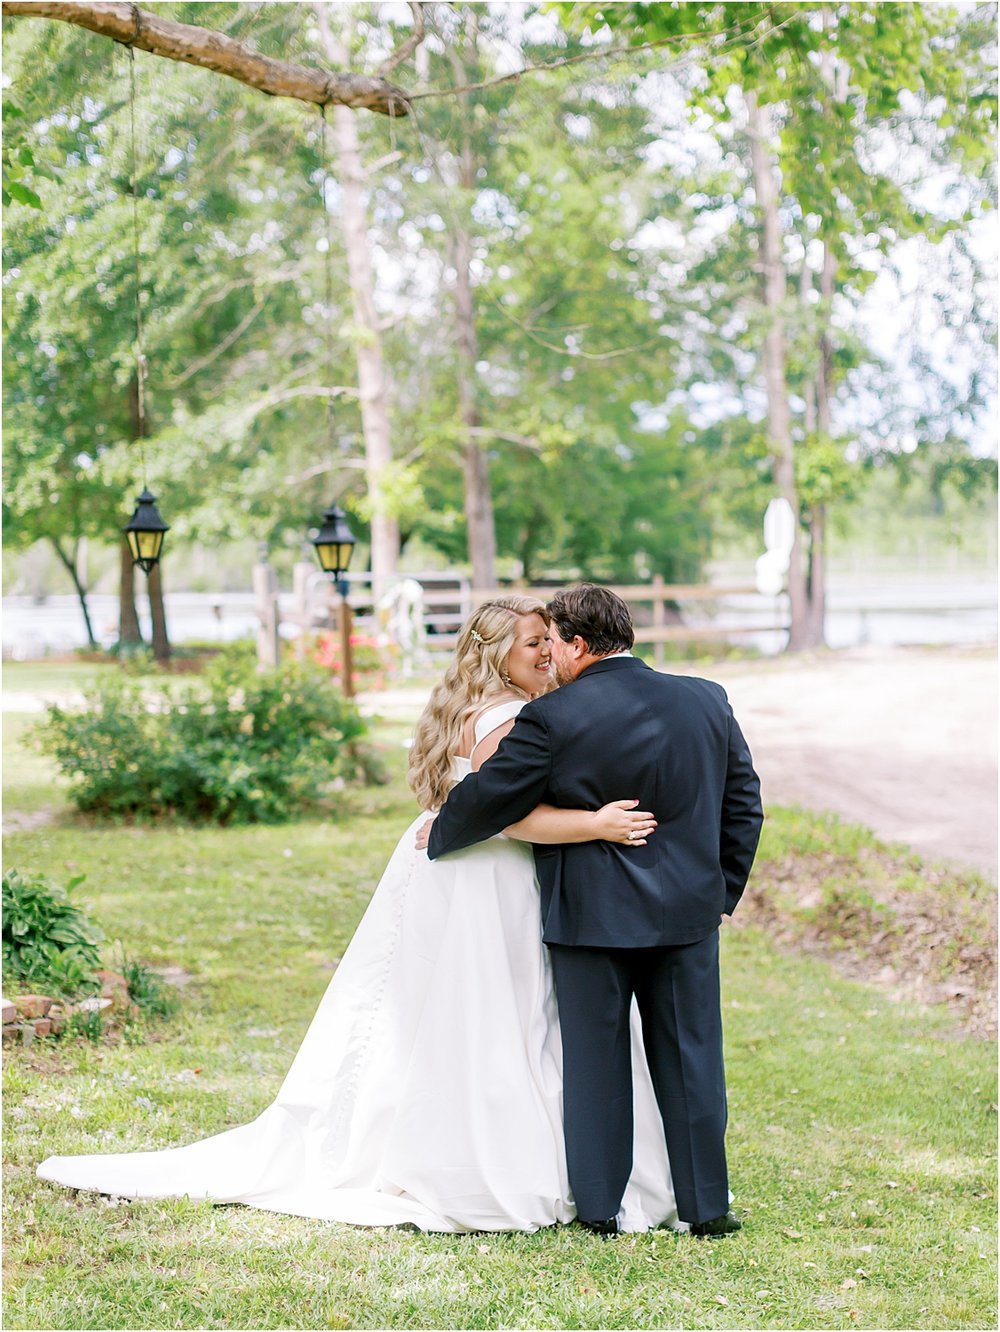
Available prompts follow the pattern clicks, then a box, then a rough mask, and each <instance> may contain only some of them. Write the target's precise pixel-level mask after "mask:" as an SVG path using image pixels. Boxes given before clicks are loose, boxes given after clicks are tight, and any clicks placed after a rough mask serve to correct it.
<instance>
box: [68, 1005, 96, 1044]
mask: <svg viewBox="0 0 1000 1332" xmlns="http://www.w3.org/2000/svg"><path fill="white" fill-rule="evenodd" d="M66 1035H67V1036H78V1037H81V1038H82V1039H83V1040H85V1041H93V1042H94V1044H95V1045H96V1044H97V1043H98V1042H99V1041H100V1039H101V1037H102V1036H103V1035H104V1022H103V1020H102V1018H101V1015H100V1013H98V1012H93V1013H92V1012H83V1013H79V1012H77V1013H71V1014H70V1016H69V1020H68V1021H67V1023H66Z"/></svg>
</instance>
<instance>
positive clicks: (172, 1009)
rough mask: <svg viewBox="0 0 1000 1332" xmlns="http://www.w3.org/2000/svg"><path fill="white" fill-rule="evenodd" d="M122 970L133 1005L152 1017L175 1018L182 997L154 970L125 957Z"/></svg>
mask: <svg viewBox="0 0 1000 1332" xmlns="http://www.w3.org/2000/svg"><path fill="white" fill-rule="evenodd" d="M120 970H121V974H122V975H123V976H124V977H125V984H126V986H127V988H128V997H129V999H130V1000H131V1001H132V1003H134V1004H136V1005H137V1006H138V1007H139V1008H140V1009H141V1010H142V1011H143V1012H144V1013H145V1014H147V1015H148V1016H150V1017H161V1018H168V1017H173V1015H174V1014H175V1013H176V1012H177V1010H178V1008H179V1007H180V996H179V995H178V994H177V991H176V990H172V989H171V988H170V986H169V985H167V984H166V982H165V981H164V980H163V978H162V977H161V976H158V975H157V974H156V972H155V971H153V970H152V968H150V967H148V966H146V964H145V963H144V962H138V961H136V959H135V958H132V957H125V958H124V959H123V961H122V964H121V969H120Z"/></svg>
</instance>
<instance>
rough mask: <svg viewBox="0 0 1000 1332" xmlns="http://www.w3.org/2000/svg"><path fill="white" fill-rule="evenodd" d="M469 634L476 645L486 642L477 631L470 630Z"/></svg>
mask: <svg viewBox="0 0 1000 1332" xmlns="http://www.w3.org/2000/svg"><path fill="white" fill-rule="evenodd" d="M469 633H470V634H471V635H472V637H473V638H474V639H475V640H476V642H477V643H485V642H486V639H485V638H484V637H483V636H482V634H481V633H480V632H479V630H478V629H470V630H469Z"/></svg>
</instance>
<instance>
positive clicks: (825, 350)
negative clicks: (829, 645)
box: [807, 241, 837, 647]
mask: <svg viewBox="0 0 1000 1332" xmlns="http://www.w3.org/2000/svg"><path fill="white" fill-rule="evenodd" d="M836 271H837V261H836V256H835V255H834V252H833V247H832V246H831V245H830V243H829V241H827V242H826V244H825V245H824V247H823V267H822V270H821V271H820V277H819V291H820V297H821V299H822V302H823V305H822V308H823V310H824V311H825V312H826V313H825V320H826V322H825V323H824V324H823V326H822V330H821V332H820V338H819V353H820V355H819V369H818V371H817V374H816V386H815V395H816V430H817V432H818V434H819V435H820V436H821V438H823V439H829V438H830V436H831V434H832V423H831V418H830V398H831V395H832V392H833V340H832V338H831V337H830V323H829V320H830V317H831V315H830V307H831V304H832V302H833V288H834V280H835V277H836ZM826 531H827V528H826V505H825V504H818V505H815V506H814V507H813V509H812V510H811V512H810V514H809V577H808V583H807V594H808V629H807V642H808V646H809V647H823V645H824V644H825V643H826Z"/></svg>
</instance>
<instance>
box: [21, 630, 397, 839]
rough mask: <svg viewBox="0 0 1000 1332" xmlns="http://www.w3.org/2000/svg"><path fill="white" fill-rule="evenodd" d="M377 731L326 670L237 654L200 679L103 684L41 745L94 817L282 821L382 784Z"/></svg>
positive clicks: (53, 723)
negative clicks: (356, 785) (369, 739)
mask: <svg viewBox="0 0 1000 1332" xmlns="http://www.w3.org/2000/svg"><path fill="white" fill-rule="evenodd" d="M365 729H366V728H365V723H364V721H363V720H362V718H361V715H360V713H359V712H358V711H357V708H356V707H354V705H353V704H351V703H350V702H349V701H348V700H346V699H345V698H344V697H343V696H342V695H341V694H340V693H339V692H338V691H337V690H336V689H334V688H333V687H332V685H331V683H330V680H329V677H328V676H327V674H326V672H324V671H322V670H320V669H319V668H318V667H316V666H314V665H303V664H300V663H298V662H294V661H292V662H288V663H286V664H283V665H281V666H280V667H278V668H277V669H275V670H271V671H266V672H260V671H258V670H257V668H256V665H255V663H254V662H253V661H252V660H251V659H248V658H247V656H246V654H245V653H242V652H238V653H237V652H233V653H229V652H226V653H223V654H220V656H219V657H217V658H216V659H215V660H214V661H213V662H212V663H211V664H210V665H209V666H208V667H207V668H206V670H205V672H204V673H203V675H202V676H201V677H199V679H198V680H196V681H189V682H185V683H179V682H177V681H170V680H164V681H162V682H161V681H157V682H155V683H154V684H153V685H152V686H151V685H150V683H149V681H146V682H144V683H140V682H139V681H135V680H115V681H112V682H110V683H102V684H101V685H99V686H98V687H97V688H95V689H93V690H92V691H90V693H89V694H88V696H87V702H86V706H85V707H84V709H83V710H82V711H77V710H72V711H71V710H68V709H65V708H60V707H52V708H50V709H49V713H48V718H47V720H46V721H45V722H43V723H42V724H41V725H40V727H39V728H38V738H39V743H40V746H41V748H42V750H43V751H44V752H45V753H47V754H49V755H51V756H52V757H53V758H54V759H55V760H56V763H57V764H58V765H59V768H60V769H61V771H62V772H63V773H64V775H65V776H67V777H68V778H69V779H70V782H71V791H70V794H71V798H72V799H73V801H74V802H75V803H76V805H77V806H78V807H79V808H80V809H82V810H88V811H94V812H98V813H104V814H112V815H134V814H138V815H147V816H153V817H156V816H161V815H167V814H176V815H180V816H181V817H183V818H187V819H191V820H213V821H215V822H218V823H257V822H260V823H279V822H283V821H284V820H286V819H288V818H290V817H291V816H292V815H293V814H294V813H296V812H297V811H298V810H300V809H302V808H303V807H308V806H310V805H316V804H319V803H321V802H322V801H323V799H324V798H325V797H327V796H329V795H330V794H331V793H332V792H334V791H336V790H337V789H338V787H342V786H343V785H344V783H345V782H347V781H357V780H370V779H371V778H372V776H373V758H372V755H371V753H370V751H368V750H367V749H366V747H365V746H363V745H361V744H360V739H361V737H362V736H363V735H364V733H365Z"/></svg>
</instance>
